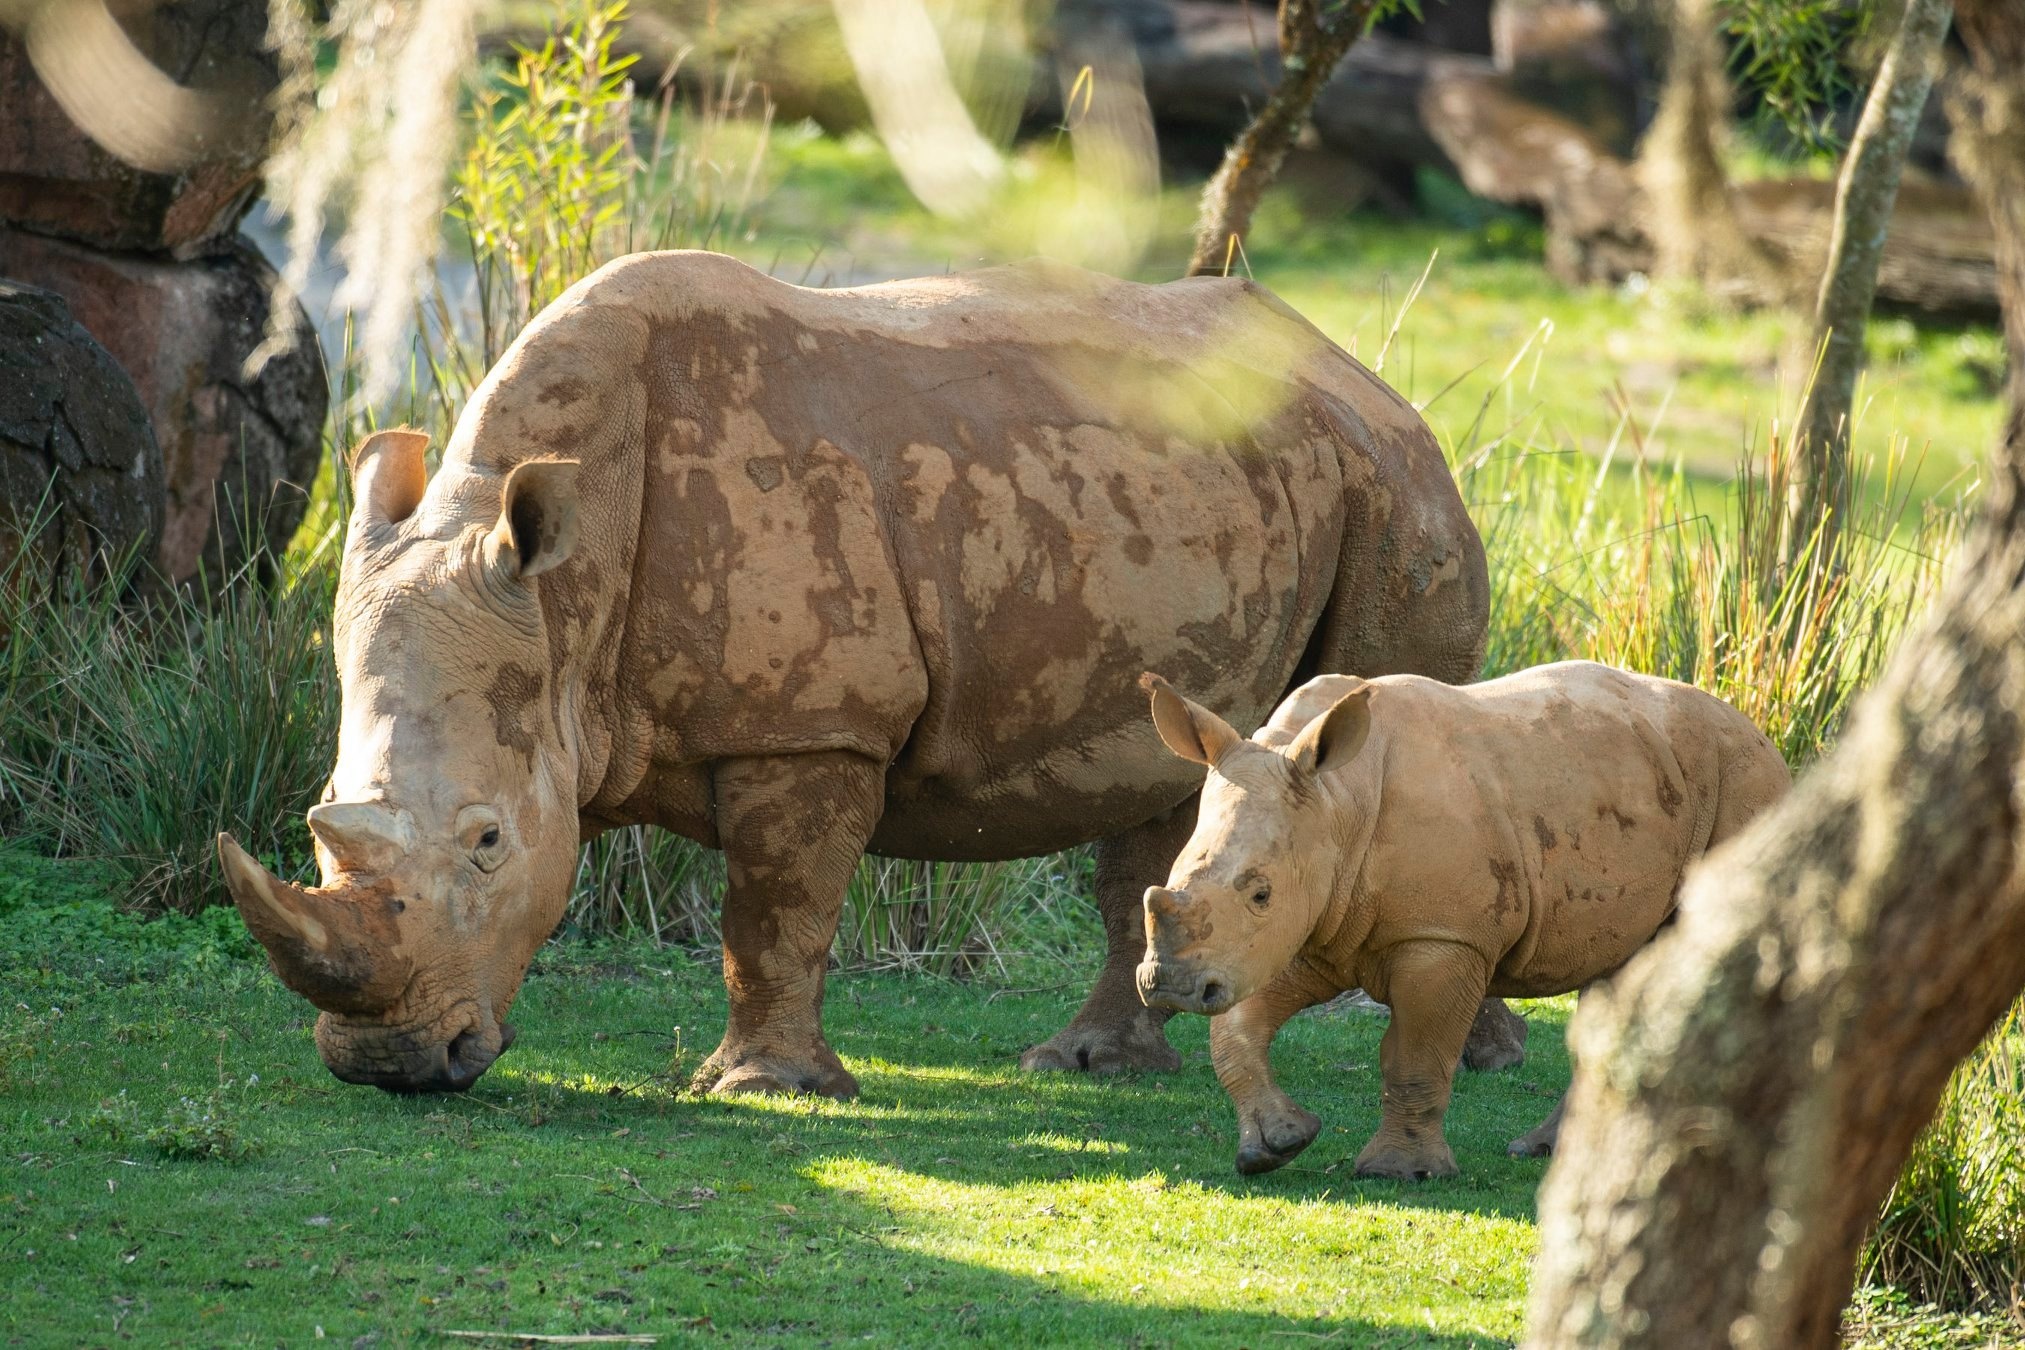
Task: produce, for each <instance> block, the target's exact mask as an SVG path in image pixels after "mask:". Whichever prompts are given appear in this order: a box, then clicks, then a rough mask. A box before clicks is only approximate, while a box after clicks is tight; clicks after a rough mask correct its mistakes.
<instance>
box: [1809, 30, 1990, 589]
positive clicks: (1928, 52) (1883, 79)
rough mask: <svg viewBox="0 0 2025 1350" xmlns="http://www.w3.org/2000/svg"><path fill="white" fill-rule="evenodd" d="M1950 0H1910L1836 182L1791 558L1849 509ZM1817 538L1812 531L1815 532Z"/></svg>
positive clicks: (1820, 548) (1826, 547)
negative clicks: (1856, 446) (1905, 177)
mask: <svg viewBox="0 0 2025 1350" xmlns="http://www.w3.org/2000/svg"><path fill="white" fill-rule="evenodd" d="M1953 12H1954V6H1953V4H1952V3H1951V0H1908V3H1907V4H1906V8H1905V16H1904V18H1903V19H1902V20H1901V21H1900V23H1899V26H1898V32H1897V33H1896V34H1894V35H1893V37H1892V40H1891V45H1890V46H1889V47H1887V48H1886V49H1885V54H1884V61H1883V63H1882V64H1880V65H1879V66H1878V69H1877V79H1876V81H1875V82H1874V83H1873V84H1872V85H1871V87H1870V98H1869V99H1868V100H1867V101H1866V102H1865V103H1864V105H1863V117H1862V120H1861V121H1859V122H1858V123H1857V124H1856V134H1855V135H1854V136H1852V137H1851V138H1850V141H1849V151H1848V153H1847V154H1845V155H1844V156H1843V160H1842V175H1841V178H1840V180H1839V181H1838V182H1837V183H1836V185H1835V226H1834V234H1833V235H1832V236H1831V237H1830V239H1829V244H1828V262H1827V265H1826V266H1825V267H1824V268H1823V269H1822V273H1821V292H1820V294H1819V295H1818V296H1817V297H1816V298H1815V301H1814V342H1813V346H1812V348H1811V349H1810V350H1811V351H1818V352H1820V353H1821V361H1820V366H1819V368H1818V369H1817V370H1816V371H1815V375H1814V385H1813V390H1812V392H1811V393H1810V394H1809V396H1808V400H1807V408H1806V412H1805V415H1804V417H1803V419H1802V422H1801V428H1800V439H1799V455H1800V458H1799V460H1798V462H1797V463H1796V465H1795V466H1794V468H1795V472H1794V474H1793V478H1792V481H1791V484H1790V486H1789V488H1788V495H1787V501H1786V520H1785V529H1784V539H1783V541H1782V544H1781V552H1782V554H1783V561H1784V563H1785V569H1786V570H1790V569H1791V568H1793V567H1794V566H1796V565H1798V563H1799V561H1800V557H1801V555H1802V554H1803V553H1804V552H1806V551H1807V549H1808V547H1809V545H1810V542H1811V543H1812V544H1813V546H1814V548H1815V556H1816V557H1818V558H1826V557H1828V556H1829V553H1830V545H1831V543H1832V542H1833V538H1834V534H1835V532H1836V531H1837V530H1838V529H1840V528H1841V525H1842V520H1843V517H1844V515H1845V514H1847V512H1848V509H1849V422H1850V414H1851V411H1852V410H1853V408H1854V406H1855V403H1856V375H1857V371H1858V370H1859V369H1860V368H1861V367H1862V365H1863V328H1864V324H1865V323H1866V322H1867V321H1868V320H1869V318H1870V306H1871V302H1872V300H1873V299H1874V298H1875V297H1876V294H1877V269H1878V263H1879V261H1880V260H1881V259H1882V258H1883V257H1884V239H1885V234H1886V232H1887V231H1888V230H1889V228H1890V226H1891V212H1892V206H1893V204H1894V203H1895V202H1896V201H1897V200H1898V183H1899V178H1900V175H1901V174H1902V173H1903V172H1904V170H1905V161H1906V154H1907V152H1908V151H1910V150H1911V149H1912V142H1913V132H1914V130H1915V129H1917V128H1918V126H1919V120H1920V112H1921V110H1922V109H1924V108H1925V107H1926V104H1927V93H1928V91H1929V90H1930V89H1932V88H1933V81H1934V66H1935V65H1936V64H1937V63H1938V61H1939V59H1940V51H1941V43H1942V41H1943V40H1945V39H1946V37H1947V35H1948V20H1949V18H1950V17H1951V16H1952V15H1953ZM1817 535H1818V537H1817Z"/></svg>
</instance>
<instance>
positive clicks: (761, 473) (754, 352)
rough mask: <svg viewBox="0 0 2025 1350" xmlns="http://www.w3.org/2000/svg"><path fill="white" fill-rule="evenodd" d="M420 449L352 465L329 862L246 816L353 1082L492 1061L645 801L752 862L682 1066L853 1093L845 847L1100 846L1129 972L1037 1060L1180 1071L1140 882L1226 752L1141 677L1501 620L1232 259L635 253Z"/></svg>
mask: <svg viewBox="0 0 2025 1350" xmlns="http://www.w3.org/2000/svg"><path fill="white" fill-rule="evenodd" d="M425 447H426V439H425V438H424V437H423V436H422V435H420V434H419V433H416V432H411V431H383V432H380V433H378V434H377V435H375V436H373V437H371V438H370V439H369V440H368V441H367V442H366V443H365V444H364V445H363V446H361V447H360V448H359V450H358V452H357V454H356V456H355V459H354V463H353V469H352V472H353V484H354V487H353V490H354V500H355V506H354V511H353V515H352V518H351V525H350V533H349V534H348V536H347V537H346V540H345V551H344V561H343V568H342V575H341V579H340V583H339V588H338V596H337V610H336V619H335V640H334V649H335V655H336V659H337V666H338V673H339V676H340V680H341V683H342V688H343V710H342V720H341V724H340V729H339V739H338V755H337V765H336V768H335V769H334V770H333V771H332V773H331V778H330V786H329V789H328V790H327V791H326V793H325V794H324V801H323V803H322V804H321V805H319V806H317V807H315V808H313V809H312V810H311V811H310V812H309V824H310V828H311V830H312V831H313V833H314V834H315V837H316V846H317V861H318V864H319V866H320V869H321V872H322V878H323V885H322V886H321V887H319V888H315V889H302V888H297V887H294V886H291V885H287V884H285V883H283V882H281V881H279V880H277V879H276V878H274V877H273V876H271V875H269V874H268V873H267V872H266V871H265V870H264V869H262V868H261V867H260V866H259V865H258V864H257V863H255V862H254V861H253V860H252V859H251V858H250V857H248V856H247V855H246V854H245V853H244V852H243V851H242V850H241V849H239V848H238V846H237V845H236V844H235V843H233V841H232V840H231V839H229V838H228V837H225V836H221V837H220V840H219V848H220V853H221V859H222V862H223V864H224V869H225V874H226V877H227V879H228V882H229V884H230V887H231V891H232V895H233V898H234V899H235V900H236V901H237V903H238V906H239V909H240V912H241V913H242V914H243V915H244V916H245V918H246V922H247V924H248V926H249V927H250V928H251V929H252V931H253V932H254V934H255V935H256V936H257V937H259V939H260V940H261V941H262V942H263V943H264V944H265V945H266V947H267V950H268V952H269V954H270V955H271V957H272V958H273V962H274V967H275V969H276V970H277V971H278V972H279V973H280V975H281V977H282V979H283V980H285V981H286V982H287V983H288V984H289V985H290V986H291V987H292V988H294V989H295V990H296V991H297V992H299V993H301V994H302V995H303V996H305V997H306V998H308V999H309V1000H310V1002H312V1003H314V1004H315V1005H316V1006H318V1007H319V1008H321V1009H322V1010H323V1016H322V1017H321V1018H320V1019H319V1020H318V1022H317V1028H316V1043H317V1048H318V1050H319V1051H320V1052H321V1053H322V1055H323V1058H324V1061H325V1063H326V1064H328V1065H329V1066H330V1068H331V1070H332V1072H333V1073H335V1074H336V1075H337V1076H338V1077H339V1078H342V1079H345V1080H347V1081H349V1082H357V1083H372V1084H377V1085H378V1086H381V1087H384V1088H390V1089H396V1090H416V1089H461V1088H465V1087H468V1086H469V1085H470V1084H471V1083H472V1082H473V1081H474V1080H476V1079H477V1077H478V1076H479V1075H480V1074H482V1073H483V1072H484V1071H485V1070H486V1068H487V1067H488V1066H489V1065H490V1064H491V1063H492V1061H493V1060H494V1059H495V1058H496V1057H497V1056H498V1054H499V1053H500V1052H501V1051H502V1050H503V1049H505V1048H506V1046H507V1044H508V1043H509V1042H510V1040H511V1037H512V1032H511V1031H510V1030H509V1029H508V1028H507V1027H506V1025H505V1023H504V1020H503V1019H504V1018H505V1016H506V1013H507V1010H508V1008H509V1006H510V1005H511V1004H512V1002H513V999H514V996H515V994H516V993H517V992H518V990H519V987H520V983H521V980H522V978H523V977H524V975H525V973H526V970H527V966H528V963H529V961H530V960H531V958H532V957H533V954H534V952H535V949H536V948H537V947H538V946H539V945H540V944H541V942H542V941H543V940H544V939H545V938H546V937H547V935H548V934H549V932H550V931H551V930H552V929H553V928H554V927H555V925H556V923H557V922H558V920H559V919H560V917H561V915H562V913H563V909H564V906H565V903H566V900H567V897H568V895H569V891H570V884H571V880H572V877H573V875H574V873H575V870H576V863H577V855H578V848H579V844H580V843H581V841H582V840H583V839H584V838H587V837H589V836H591V835H594V834H596V833H598V832H599V831H601V830H605V829H609V828H612V827H614V826H619V825H626V824H633V823H639V822H647V823H651V824H655V825H660V826H664V827H666V828H668V829H671V830H674V831H676V832H678V833H680V834H683V835H686V836H688V837H689V838H691V839H694V840H696V841H698V842H699V843H702V844H704V845H707V846H709V847H713V848H719V849H722V850H723V851H724V852H725V854H726V857H727V861H728V865H729V878H730V880H729V887H728V889H727V892H726V895H725V901H724V977H725V983H726V985H727V986H728V988H729V991H730V1016H729V1025H728V1027H727V1028H726V1031H725V1034H724V1040H723V1043H722V1044H721V1045H719V1047H718V1049H717V1051H716V1053H715V1054H713V1055H712V1056H711V1058H710V1060H709V1061H708V1063H707V1065H706V1066H705V1068H704V1069H703V1070H702V1071H701V1072H700V1073H699V1075H698V1081H699V1085H700V1086H706V1087H714V1088H715V1090H717V1091H719V1092H734V1091H753V1090H760V1091H776V1090H801V1091H813V1092H820V1093H828V1094H831V1095H837V1096H843V1095H849V1094H851V1093H853V1092H855V1090H856V1087H857V1085H856V1082H855V1080H854V1079H853V1078H852V1076H851V1075H850V1073H849V1072H847V1071H846V1070H845V1068H844V1066H843V1065H842V1064H841V1063H840V1062H839V1061H838V1059H837V1056H836V1054H835V1053H834V1052H833V1051H832V1050H831V1049H830V1046H829V1044H828V1043H827V1042H826V1041H825V1040H824V1038H823V1032H822V1026H821V1020H820V1018H821V1007H822V997H823V973H824V966H825V962H826V960H827V956H828V952H829V948H830V943H831V939H832V937H833V936H834V934H835V930H836V924H837V919H838V914H839V910H840V908H841V905H842V897H843V892H844V887H845V883H846V881H847V879H848V878H849V876H850V875H851V872H852V870H853V868H854V867H855V866H856V865H857V862H858V859H859V856H860V855H861V853H863V852H865V851H866V850H870V851H873V852H878V853H885V854H891V855H897V856H904V857H915V858H933V859H950V860H962V859H989V858H1006V857H1014V856H1023V855H1032V854H1038V853H1045V852H1049V851H1052V850H1056V849H1061V848H1066V847H1069V846H1071V845H1074V844H1079V843H1083V842H1085V841H1088V840H1092V839H1095V840H1098V841H1099V843H1098V858H1097V902H1098V905H1099V907H1100V908H1101V910H1102V912H1103V915H1104V924H1105V931H1106V933H1107V935H1108V939H1109V951H1108V955H1107V960H1106V963H1105V966H1104V969H1103V973H1102V974H1101V975H1100V976H1099V978H1098V980H1097V984H1096V986H1095V988H1094V990H1093V991H1092V992H1091V994H1090V996H1089V999H1088V1001H1087V1002H1086V1003H1085V1004H1084V1006H1083V1009H1082V1011H1081V1012H1080V1013H1078V1014H1077V1016H1076V1018H1075V1019H1074V1021H1072V1022H1071V1023H1070V1024H1069V1026H1068V1027H1067V1028H1066V1029H1065V1030H1063V1031H1062V1032H1061V1033H1059V1034H1058V1035H1056V1036H1055V1037H1054V1039H1053V1040H1051V1041H1049V1042H1047V1043H1046V1044H1044V1045H1041V1046H1037V1047H1035V1048H1034V1049H1033V1050H1031V1051H1029V1052H1028V1054H1027V1056H1026V1058H1025V1059H1024V1060H1023V1061H1022V1062H1023V1063H1024V1064H1025V1065H1027V1066H1028V1067H1030V1068H1032V1067H1041V1068H1045V1067H1065V1068H1072V1067H1083V1068H1093V1069H1094V1068H1113V1067H1122V1066H1127V1065H1140V1066H1148V1067H1172V1066H1173V1065H1174V1064H1176V1063H1177V1062H1178V1061H1177V1059H1176V1057H1175V1054H1174V1051H1173V1050H1172V1049H1171V1048H1170V1047H1169V1046H1168V1044H1167V1041H1166V1036H1165V1032H1164V1031H1163V1030H1162V1026H1163V1023H1164V1022H1165V1020H1166V1018H1167V1016H1168V1015H1169V1014H1167V1013H1166V1012H1163V1011H1159V1010H1152V1009H1148V1008H1146V1007H1145V1006H1144V1005H1143V1004H1142V1003H1141V1002H1140V1000H1139V997H1138V994H1137V992H1136V989H1135V987H1134V984H1133V970H1134V967H1135V966H1136V964H1137V963H1138V960H1139V956H1140V950H1141V948H1142V947H1143V946H1144V932H1143V927H1142V921H1141V918H1140V896H1141V894H1142V892H1143V891H1144V890H1145V888H1146V887H1147V886H1148V885H1149V884H1154V883H1157V882H1159V881H1160V880H1162V879H1163V878H1164V877H1165V875H1166V873H1167V870H1168V867H1169V864H1170V863H1171V862H1172V861H1173V859H1174V856H1175V854H1176V853H1177V852H1178V851H1179V849H1180V847H1181V845H1182V843H1183V841H1184V840H1186V839H1187V837H1188V835H1189V832H1190V830H1191V828H1192V826H1193V823H1194V814H1195V813H1194V811H1193V809H1192V798H1193V796H1194V794H1195V793H1196V791H1197V790H1198V789H1199V788H1200V787H1201V786H1202V780H1203V772H1202V770H1201V769H1200V768H1199V767H1198V766H1195V765H1191V764H1186V763H1184V762H1182V761H1180V760H1178V759H1176V758H1175V757H1174V756H1173V755H1171V754H1169V753H1168V752H1167V750H1166V749H1165V748H1164V747H1163V746H1162V745H1161V743H1160V740H1159V738H1158V737H1157V736H1156V735H1155V734H1154V731H1153V729H1152V727H1151V726H1149V725H1148V723H1147V720H1146V716H1145V712H1144V704H1143V702H1142V697H1143V696H1142V695H1141V694H1140V693H1139V691H1138V687H1137V684H1136V680H1137V677H1138V675H1139V673H1140V672H1141V671H1142V670H1146V669H1158V670H1162V671H1165V672H1167V673H1168V674H1169V675H1171V676H1172V677H1173V678H1175V679H1177V680H1181V681H1183V682H1185V683H1186V684H1187V685H1188V687H1190V688H1191V689H1192V690H1194V691H1196V692H1197V696H1198V697H1200V698H1203V699H1204V700H1205V701H1206V702H1208V703H1210V704H1211V705H1212V706H1215V707H1218V708H1220V709H1221V710H1222V711H1223V712H1224V713H1225V714H1226V715H1228V716H1230V717H1233V718H1239V719H1249V720H1250V721H1257V720H1259V719H1260V718H1262V717H1263V716H1264V715H1265V714H1266V713H1267V712H1269V711H1270V710H1271V709H1272V708H1273V707H1274V705H1275V704H1277V703H1278V702H1279V701H1280V698H1281V697H1282V695H1284V694H1285V693H1286V692H1287V691H1288V690H1289V689H1291V688H1294V687H1296V686H1298V685H1300V684H1301V683H1302V682H1303V681H1305V680H1307V679H1308V678H1309V677H1311V676H1312V675H1314V674H1316V673H1317V672H1324V671H1353V672H1357V673H1359V674H1363V675H1381V674H1386V673H1389V672H1394V671H1412V672H1419V673H1423V674H1428V675H1433V676H1436V677H1439V678H1442V679H1446V680H1451V681H1460V680H1466V679H1468V678H1470V677H1472V676H1473V675H1474V674H1475V673H1476V670H1477V666H1478V663H1479V660H1480V658H1481V656H1482V652H1483V644H1484V631H1485V622H1486V611H1487V604H1488V587H1487V583H1486V580H1485V571H1484V554H1483V549H1482V545H1481V543H1480V541H1479V539H1478V537H1477V534H1476V531H1475V530H1474V529H1473V528H1472V526H1471V524H1470V521H1469V517H1468V516H1467V515H1466V514H1465V512H1464V510H1463V506H1462V502H1461V501H1460V500H1459V499H1458V496H1457V493H1456V488H1455V484H1454V482H1453V481H1452V479H1451V478H1450V476H1449V473H1448V471H1447V469H1446V467H1445V466H1444V464H1443V462H1442V458H1441V455H1440V453H1439V451H1438V449H1437V447H1436V445H1435V443H1434V440H1433V438H1432V437H1431V436H1430V435H1429V433H1428V431H1427V428H1426V426H1425V425H1424V424H1423V423H1422V422H1421V420H1420V418H1419V417H1418V416H1417V415H1416V414H1415V413H1414V411H1413V409H1412V408H1411V407H1409V406H1408V405H1407V404H1406V403H1405V402H1404V401H1403V400H1401V399H1400V398H1399V397H1398V396H1397V395H1395V394H1394V393H1393V392H1392V391H1391V390H1390V389H1388V388H1386V387H1385V386H1384V385H1383V384H1381V383H1380V382H1379V381H1378V380H1377V379H1376V378H1375V377H1373V376H1372V375H1371V373H1370V372H1369V371H1367V370H1365V369H1364V367H1362V366H1361V365H1359V364H1358V363H1357V362H1356V361H1354V360H1352V359H1351V358H1349V357H1348V356H1346V355H1345V354H1344V353H1343V352H1342V351H1340V350H1339V349H1337V348H1336V347H1335V346H1333V345H1332V344H1331V343H1330V342H1329V341H1328V340H1327V339H1325V338H1324V337H1322V335H1321V334H1320V333H1318V332H1317V331H1316V330H1315V329H1313V328H1312V327H1310V326H1309V325H1308V324H1307V323H1306V322H1305V321H1303V320H1302V319H1301V318H1300V317H1299V316H1298V315H1296V314H1294V313H1293V311H1291V310H1290V309H1288V308H1287V307H1286V306H1285V305H1283V304H1281V303H1280V302H1278V301H1277V300H1275V299H1273V298H1272V297H1271V296H1270V295H1268V294H1266V293H1265V292H1264V291H1262V290H1261V289H1260V288H1259V287H1257V286H1255V285H1253V284H1251V283H1249V282H1246V281H1240V280H1235V279H1232V280H1223V279H1198V280H1190V281H1178V282H1174V283H1172V284H1170V285H1165V286H1157V287H1156V286H1141V285H1133V284H1129V283H1125V282H1120V281H1114V280H1110V279H1106V278H1103V277H1098V276H1094V275H1091V274H1088V273H1084V272H1081V271H1077V270H1074V269H1071V268H1065V267H1059V266H1033V265H1029V266H1021V267H1009V268H995V269H991V270H987V271H981V272H974V273H969V274H964V275H957V276H944V277H935V278H930V279H926V280H919V281H904V282H894V283H890V284H886V285H877V286H866V287H861V288H856V289H851V290H836V291H816V290H804V289H801V288H798V287H795V286H791V285H786V284H783V283H781V282H778V281H774V280H772V279H770V278H768V277H766V276H764V275H762V274H760V273H758V272H755V271H753V270H751V269H749V268H747V267H745V266H743V265H742V264H740V263H737V262H735V261H733V260H731V259H728V258H724V257H719V256H715V255H712V254H707V253H658V254H645V255H640V256H636V257H631V258H626V259H622V260H620V261H618V262H615V263H613V264H611V265H610V266H608V267H606V268H604V269H602V270H601V271H599V272H597V273H596V274H595V275H593V276H590V277H588V278H586V279H585V280H584V281H582V282H580V283H579V284H577V285H576V286H575V287H573V288H572V289H571V290H570V291H569V292H568V293H567V294H565V295H564V296H563V297H562V298H561V299H559V300H558V301H556V303H555V304H553V305H551V306H550V307H549V308H548V309H547V310H545V311H544V312H543V313H542V314H541V315H540V316H539V317H538V318H537V319H536V320H535V322H534V323H533V324H531V325H530V326H529V327H528V329H527V331H526V332H525V333H524V334H522V336H521V337H520V339H519V341H517V342H516V343H515V344H514V345H513V347H512V349H511V350H510V351H509V352H508V353H507V354H506V356H505V358H504V359H503V360H501V361H500V363H499V365H498V366H497V367H496V368H495V369H494V370H493V371H492V372H491V373H490V374H489V375H488V376H487V378H486V380H485V381H484V383H483V384H482V385H481V386H480V388H479V389H478V391H477V393H476V395H475V396H474V397H473V399H472V401H471V403H470V405H469V406H468V407H467V408H466V409H465V410H464V413H463V415H462V416H461V417H460V418H459V420H458V422H457V427H456V431H455V434H454V435H453V436H452V437H451V440H450V443H449V445H448V446H447V447H446V448H445V450H444V454H443V459H442V467H441V469H440V471H439V472H438V473H437V474H436V476H435V478H434V480H433V481H426V482H425V472H424V466H423V453H424V449H425ZM1505 1015H1506V1016H1509V1014H1505Z"/></svg>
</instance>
